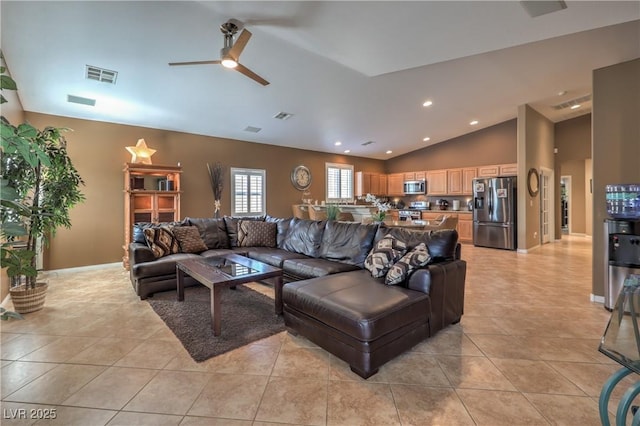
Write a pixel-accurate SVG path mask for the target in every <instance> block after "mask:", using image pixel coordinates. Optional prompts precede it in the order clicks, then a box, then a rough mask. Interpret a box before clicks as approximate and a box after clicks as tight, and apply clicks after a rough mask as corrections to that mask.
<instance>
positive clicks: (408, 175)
mask: <svg viewBox="0 0 640 426" xmlns="http://www.w3.org/2000/svg"><path fill="white" fill-rule="evenodd" d="M403 175H404V180H407V181H410V180H425V179H426V178H427V172H424V171H422V172H405V173H403Z"/></svg>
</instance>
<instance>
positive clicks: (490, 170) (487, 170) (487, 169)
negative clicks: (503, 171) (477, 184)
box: [478, 164, 500, 177]
mask: <svg viewBox="0 0 640 426" xmlns="http://www.w3.org/2000/svg"><path fill="white" fill-rule="evenodd" d="M496 176H500V166H499V165H497V164H495V165H493V166H480V167H478V177H496Z"/></svg>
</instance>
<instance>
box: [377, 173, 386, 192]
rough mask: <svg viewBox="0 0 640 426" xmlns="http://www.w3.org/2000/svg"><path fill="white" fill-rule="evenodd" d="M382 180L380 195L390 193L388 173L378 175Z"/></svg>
mask: <svg viewBox="0 0 640 426" xmlns="http://www.w3.org/2000/svg"><path fill="white" fill-rule="evenodd" d="M378 178H379V181H380V192H379V194H380V195H389V178H388V177H387V175H383V174H380V175H378Z"/></svg>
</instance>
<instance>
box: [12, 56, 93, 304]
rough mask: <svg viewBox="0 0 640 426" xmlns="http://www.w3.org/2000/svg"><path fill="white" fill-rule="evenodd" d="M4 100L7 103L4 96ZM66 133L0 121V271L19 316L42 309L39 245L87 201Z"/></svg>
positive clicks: (66, 225)
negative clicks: (0, 242)
mask: <svg viewBox="0 0 640 426" xmlns="http://www.w3.org/2000/svg"><path fill="white" fill-rule="evenodd" d="M0 72H1V74H2V76H1V77H2V80H1V83H2V90H4V89H7V90H16V89H17V87H16V84H15V82H14V81H13V79H11V78H10V77H9V76H8V75H6V74H5V72H6V70H5V68H4V67H1V69H0ZM0 101H1V103H5V102H6V99H5V98H4V96H2V98H1V100H0ZM63 130H65V129H57V128H53V127H47V128H45V129H44V130H38V129H36V128H35V127H33V126H31V125H30V124H28V123H23V124H20V125H19V126H17V127H16V126H13V125H12V124H11V123H9V121H8V120H6V119H5V117H2V118H1V132H2V133H1V134H2V145H1V147H2V157H1V161H0V166H1V167H0V170H1V184H2V200H1V204H0V206H1V209H0V216H1V219H2V251H1V257H0V261H1V263H0V266H2V267H3V268H4V267H6V268H7V275H8V276H9V278H10V281H11V287H10V289H9V291H10V294H11V298H12V300H13V304H14V308H15V309H16V311H18V312H21V313H26V312H33V311H35V310H38V309H41V308H42V306H43V305H44V297H45V294H46V290H47V285H46V283H37V275H38V274H37V270H36V254H37V250H38V249H37V245H38V244H39V242H40V241H42V243H43V244H44V245H45V246H46V245H47V244H48V243H49V239H50V238H51V237H52V236H53V235H55V232H56V229H57V228H59V227H60V226H64V227H67V228H68V227H70V226H71V222H70V218H69V211H70V210H71V208H72V207H73V206H75V205H76V204H77V203H79V202H81V201H83V200H84V196H83V194H82V193H81V192H80V189H79V188H80V185H83V184H84V182H83V181H82V178H81V177H80V175H79V173H78V171H77V170H76V169H75V167H74V166H73V164H72V162H71V159H70V158H69V155H68V154H67V149H66V140H65V139H64V137H63V136H62V134H61V132H62V131H63Z"/></svg>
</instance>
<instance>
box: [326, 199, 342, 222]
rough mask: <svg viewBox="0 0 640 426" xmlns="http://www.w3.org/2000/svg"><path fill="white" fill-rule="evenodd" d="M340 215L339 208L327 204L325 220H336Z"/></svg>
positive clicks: (335, 205)
mask: <svg viewBox="0 0 640 426" xmlns="http://www.w3.org/2000/svg"><path fill="white" fill-rule="evenodd" d="M339 215H340V207H338V205H337V204H334V203H329V204H327V220H338V216H339Z"/></svg>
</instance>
